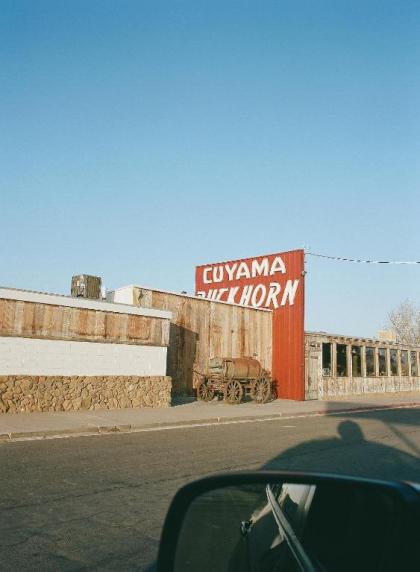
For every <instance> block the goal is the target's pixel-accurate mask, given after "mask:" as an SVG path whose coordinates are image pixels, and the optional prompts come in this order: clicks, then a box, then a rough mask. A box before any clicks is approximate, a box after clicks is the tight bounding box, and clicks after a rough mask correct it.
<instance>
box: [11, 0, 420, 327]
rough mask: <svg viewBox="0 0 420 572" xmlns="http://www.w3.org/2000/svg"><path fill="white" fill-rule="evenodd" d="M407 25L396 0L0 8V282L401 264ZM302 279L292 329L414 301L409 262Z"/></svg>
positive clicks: (409, 8)
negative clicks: (295, 257)
mask: <svg viewBox="0 0 420 572" xmlns="http://www.w3.org/2000/svg"><path fill="white" fill-rule="evenodd" d="M419 29H420V5H419V3H418V2H417V1H415V2H411V1H409V0H408V1H404V2H395V1H392V2H390V1H386V0H381V1H377V2H375V1H369V0H363V1H360V2H359V1H356V0H355V1H352V2H345V1H340V0H334V1H322V0H320V1H318V2H313V1H307V2H305V1H302V2H299V1H298V2H297V1H291V2H286V1H281V0H278V1H276V2H270V1H261V2H255V1H254V2H247V1H245V0H242V1H240V2H233V1H229V0H224V1H217V0H213V1H212V2H209V1H206V2H202V1H200V0H192V1H184V2H176V1H172V2H169V1H168V2H160V1H157V0H153V1H148V2H146V1H139V0H137V1H124V0H119V1H118V2H117V1H115V0H114V1H113V2H109V1H106V0H100V1H89V0H83V1H77V0H72V2H67V1H59V0H51V1H46V0H37V1H36V2H33V0H30V1H23V0H3V1H2V7H1V13H0V45H1V50H0V88H1V89H0V134H1V136H0V193H1V210H0V236H1V243H0V255H1V262H2V264H1V271H0V284H2V285H8V286H14V287H18V288H28V289H35V290H42V291H54V292H62V293H67V292H68V290H69V285H70V278H71V275H72V274H75V273H91V274H97V275H100V276H102V277H103V279H104V283H105V284H106V286H107V287H108V288H114V287H118V286H121V285H124V284H129V283H139V284H144V285H149V286H154V287H158V288H163V289H168V290H175V291H181V290H187V291H189V292H192V291H193V289H194V267H195V265H196V264H202V263H206V262H213V261H214V262H216V261H222V260H229V259H235V258H241V257H247V256H254V255H260V254H265V253H271V252H276V251H282V250H289V249H293V248H300V247H303V246H308V247H309V248H310V250H312V251H315V252H321V253H324V254H330V255H336V256H348V257H357V258H373V259H378V258H379V259H390V260H393V259H397V260H401V259H403V260H419V259H420V254H419V253H420V232H419V214H420V206H419V204H420V191H419V187H420V169H419V160H418V158H419V156H420V138H419V131H420V114H419V96H420V69H419V67H420V64H419V62H420V34H419ZM307 270H308V275H307V297H306V327H307V328H308V329H320V330H329V331H334V332H339V333H346V334H347V333H348V334H355V335H373V334H374V333H375V332H376V331H377V329H378V328H380V327H382V326H383V323H384V321H385V320H386V315H387V312H388V311H389V310H391V309H392V308H394V307H395V306H396V305H398V304H399V302H401V301H402V300H404V299H405V298H411V299H413V300H415V301H417V302H419V301H420V296H419V283H420V266H417V267H408V266H394V267H391V266H379V267H378V266H376V267H374V266H369V265H357V264H345V263H339V262H328V261H325V260H319V259H313V258H311V259H309V260H308V268H307Z"/></svg>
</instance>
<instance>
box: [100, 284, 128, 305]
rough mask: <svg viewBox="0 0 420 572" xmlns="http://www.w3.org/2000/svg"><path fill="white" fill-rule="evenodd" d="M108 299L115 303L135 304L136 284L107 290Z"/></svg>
mask: <svg viewBox="0 0 420 572" xmlns="http://www.w3.org/2000/svg"><path fill="white" fill-rule="evenodd" d="M106 297H107V300H108V301H109V302H114V304H131V305H133V304H134V286H123V287H122V288H117V289H116V290H111V291H109V292H107V295H106Z"/></svg>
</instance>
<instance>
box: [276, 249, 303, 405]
mask: <svg viewBox="0 0 420 572" xmlns="http://www.w3.org/2000/svg"><path fill="white" fill-rule="evenodd" d="M284 259H285V263H286V266H287V275H288V278H289V279H290V280H299V288H298V289H297V292H296V297H295V299H294V303H293V305H285V306H283V307H281V308H279V309H278V310H275V311H274V312H273V372H272V375H273V379H274V380H275V383H276V388H277V395H278V397H280V398H284V399H296V400H304V399H305V379H304V373H305V340H304V337H305V334H304V315H305V308H304V303H305V302H304V301H305V289H304V286H305V284H304V253H303V250H298V251H294V252H290V253H286V255H284Z"/></svg>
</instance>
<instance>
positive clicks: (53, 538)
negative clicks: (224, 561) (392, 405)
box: [0, 408, 420, 571]
mask: <svg viewBox="0 0 420 572" xmlns="http://www.w3.org/2000/svg"><path fill="white" fill-rule="evenodd" d="M419 453H420V410H419V409H415V408H411V409H409V408H407V409H398V410H382V411H369V412H364V413H361V412H359V413H342V414H339V415H331V416H313V417H305V418H294V419H285V420H276V421H267V422H251V423H234V424H229V425H215V426H210V427H195V428H177V429H172V430H161V431H150V432H142V433H136V434H126V435H124V434H123V435H109V436H97V437H79V438H70V439H51V440H43V441H23V442H13V443H2V444H0V462H1V495H0V509H1V523H0V526H1V529H0V549H1V554H2V557H1V560H0V570H66V571H67V570H69V571H70V570H142V571H146V570H153V562H154V561H155V558H156V554H157V547H158V543H159V536H160V531H161V526H162V523H163V519H164V516H165V513H166V510H167V508H168V504H169V502H170V500H171V498H172V496H173V494H174V493H175V491H176V490H177V489H178V488H179V487H180V486H181V485H182V484H184V483H186V482H189V481H191V480H193V479H195V478H198V477H201V476H204V475H207V474H210V473H214V472H218V471H233V470H243V469H259V468H269V469H273V468H279V469H280V468H281V469H289V470H293V469H297V470H308V471H331V472H336V473H342V474H351V475H359V476H365V477H378V478H384V479H409V480H417V481H420V455H419Z"/></svg>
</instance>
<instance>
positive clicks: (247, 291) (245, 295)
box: [239, 284, 254, 306]
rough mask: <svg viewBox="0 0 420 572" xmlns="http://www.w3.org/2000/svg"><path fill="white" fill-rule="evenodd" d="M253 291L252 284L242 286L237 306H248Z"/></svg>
mask: <svg viewBox="0 0 420 572" xmlns="http://www.w3.org/2000/svg"><path fill="white" fill-rule="evenodd" d="M253 289H254V286H253V285H252V284H248V285H247V286H244V289H243V290H242V294H241V299H240V300H239V304H240V305H241V306H249V301H250V299H251V294H252V290H253Z"/></svg>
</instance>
